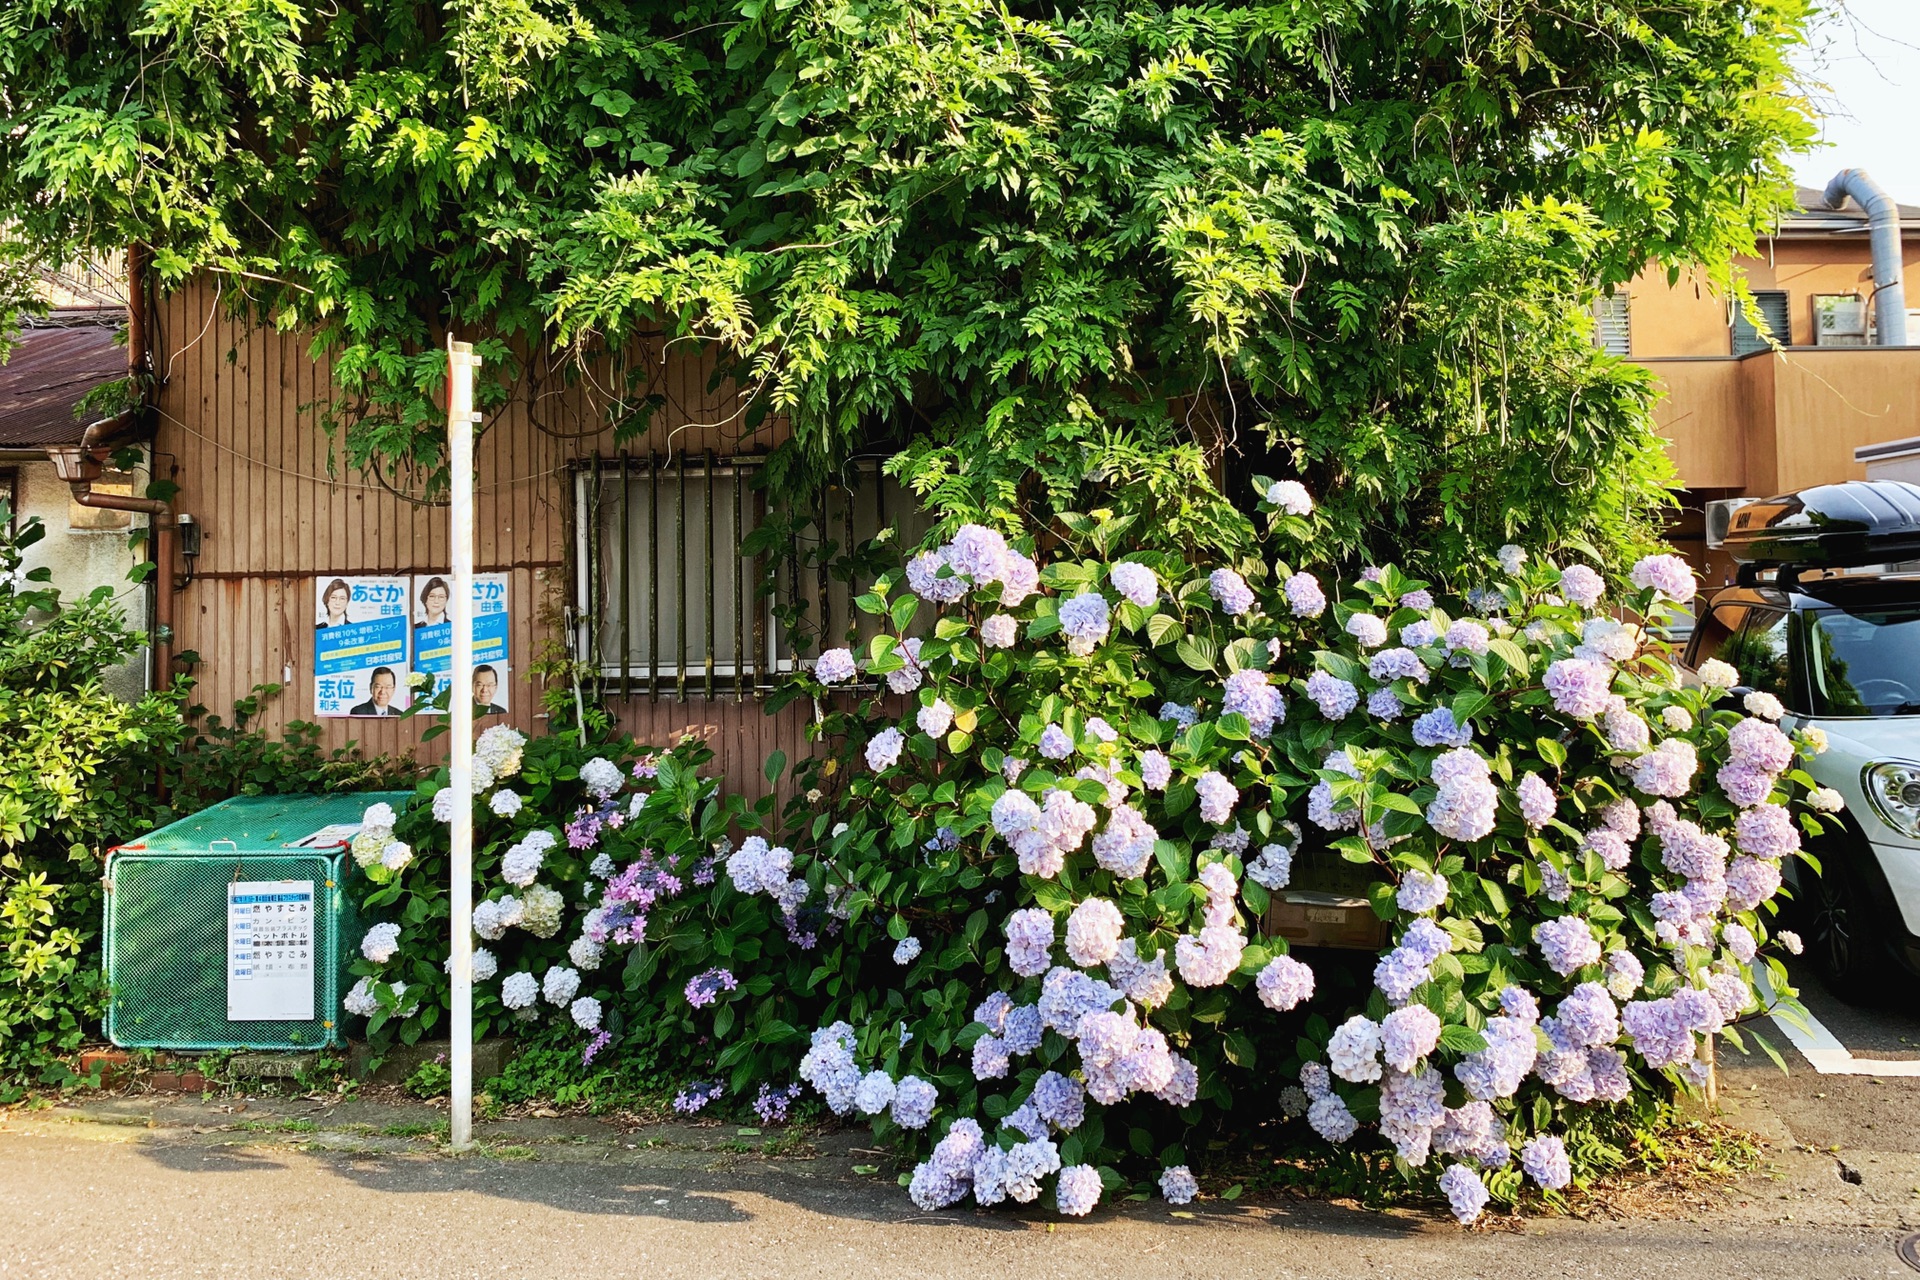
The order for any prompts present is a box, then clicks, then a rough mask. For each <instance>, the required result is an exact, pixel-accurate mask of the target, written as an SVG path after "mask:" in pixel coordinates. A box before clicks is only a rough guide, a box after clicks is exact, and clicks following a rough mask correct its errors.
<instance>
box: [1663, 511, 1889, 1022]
mask: <svg viewBox="0 0 1920 1280" xmlns="http://www.w3.org/2000/svg"><path fill="white" fill-rule="evenodd" d="M1726 545H1727V549H1728V551H1729V552H1731V553H1732V555H1733V557H1734V559H1735V560H1736V561H1738V562H1739V563H1740V575H1739V583H1738V585H1736V586H1731V587H1723V588H1721V589H1719V590H1718V591H1715V592H1714V593H1713V594H1712V596H1711V598H1710V599H1708V600H1707V601H1706V602H1705V604H1704V605H1703V607H1702V609H1701V612H1700V616H1699V620H1698V623H1697V625H1696V626H1695V628H1694V633H1693V635H1692V637H1691V638H1690V642H1689V644H1688V646H1687V651H1686V661H1687V665H1688V666H1689V667H1693V668H1696V669H1697V668H1698V667H1699V665H1700V664H1701V663H1702V662H1705V661H1706V660H1707V659H1708V658H1719V659H1721V660H1722V661H1724V662H1728V663H1731V664H1732V665H1733V666H1734V667H1735V669H1737V670H1738V671H1739V673H1740V679H1741V683H1742V686H1743V687H1744V688H1748V689H1758V690H1764V691H1765V692H1767V693H1771V694H1773V695H1774V696H1776V697H1778V698H1779V699H1780V700H1781V702H1783V703H1785V704H1786V706H1787V708H1788V710H1789V711H1790V712H1791V713H1792V722H1793V723H1796V724H1800V725H1808V726H1812V727H1815V728H1818V729H1820V730H1821V731H1823V732H1824V733H1825V734H1826V737H1827V743H1828V749H1827V751H1826V752H1825V753H1824V754H1822V755H1819V756H1816V757H1815V758H1814V759H1813V761H1812V762H1811V764H1810V765H1809V766H1808V768H1807V771H1808V772H1809V773H1810V774H1812V775H1813V777H1814V778H1815V780H1816V781H1818V782H1819V783H1820V784H1821V785H1823V786H1828V787H1832V788H1833V789H1834V790H1836V791H1838V792H1839V793H1840V794H1841V796H1843V797H1844V798H1845V800H1846V809H1845V810H1844V811H1843V812H1842V813H1840V814H1839V815H1838V822H1837V823H1836V824H1834V825H1835V826H1836V827H1837V830H1836V831H1835V832H1832V833H1829V834H1828V835H1827V836H1824V837H1822V838H1821V839H1820V840H1818V841H1815V842H1813V843H1812V844H1811V845H1810V849H1811V851H1812V852H1813V854H1814V855H1815V857H1816V858H1817V859H1818V861H1819V863H1820V871H1819V873H1818V874H1815V873H1813V872H1812V871H1811V869H1810V868H1808V867H1806V866H1805V865H1804V864H1796V865H1794V866H1790V867H1789V869H1788V874H1789V876H1790V877H1791V878H1792V879H1793V881H1794V889H1795V897H1796V904H1795V907H1794V911H1795V913H1796V914H1797V916H1798V923H1799V927H1800V928H1801V930H1802V932H1803V933H1804V934H1805V935H1806V942H1807V949H1808V953H1809V958H1811V959H1812V960H1813V962H1814V964H1815V965H1816V967H1817V968H1818V969H1819V970H1820V971H1821V973H1822V975H1823V976H1824V977H1825V978H1826V979H1827V981H1828V983H1829V984H1830V985H1831V986H1832V988H1833V990H1834V992H1835V994H1837V995H1839V996H1840V997H1842V998H1843V999H1849V1000H1855V1001H1859V1002H1863V1003H1873V1002H1876V1001H1880V1000H1885V999H1890V998H1893V997H1895V996H1899V995H1904V994H1906V993H1907V992H1909V991H1911V990H1912V984H1913V983H1914V982H1915V981H1916V980H1920V486H1916V485H1912V484H1907V483H1904V482H1901V481H1892V480H1879V481H1856V482H1851V483H1847V484H1837V485H1823V486H1820V487H1817V488H1812V489H1805V490H1802V491H1800V492H1799V493H1794V494H1788V495H1786V496H1784V497H1780V498H1771V499H1768V500H1766V501H1764V502H1757V503H1752V504H1749V505H1747V506H1744V507H1741V508H1740V509H1738V510H1737V511H1735V512H1734V513H1733V516H1732V518H1731V521H1730V524H1729V529H1728V533H1727V543H1726Z"/></svg>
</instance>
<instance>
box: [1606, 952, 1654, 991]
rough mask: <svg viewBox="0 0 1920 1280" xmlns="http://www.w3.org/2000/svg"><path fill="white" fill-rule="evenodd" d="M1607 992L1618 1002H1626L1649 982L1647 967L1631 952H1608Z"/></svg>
mask: <svg viewBox="0 0 1920 1280" xmlns="http://www.w3.org/2000/svg"><path fill="white" fill-rule="evenodd" d="M1606 971H1607V991H1608V993H1609V994H1611V995H1612V996H1613V998H1614V999H1616V1000H1625V999H1627V998H1628V997H1630V996H1632V995H1633V994H1634V993H1635V992H1636V991H1638V990H1640V986H1641V984H1642V983H1644V982H1645V981H1646V980H1647V971H1646V967H1645V966H1643V965H1642V964H1641V963H1640V958H1639V957H1638V956H1636V955H1634V954H1633V952H1631V951H1621V950H1617V949H1616V950H1613V951H1609V952H1607V960H1606Z"/></svg>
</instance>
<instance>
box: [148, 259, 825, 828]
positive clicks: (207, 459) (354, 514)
mask: <svg viewBox="0 0 1920 1280" xmlns="http://www.w3.org/2000/svg"><path fill="white" fill-rule="evenodd" d="M155 321H156V324H155V354H154V364H155V368H156V369H157V370H158V371H159V372H160V374H161V375H162V378H163V383H162V386H161V390H160V393H159V397H158V409H159V420H158V426H157V430H156V438H155V451H156V465H155V474H156V476H158V477H161V478H166V479H171V480H172V481H173V482H174V483H175V484H177V485H179V487H180V492H179V494H178V496H177V498H176V499H175V509H176V510H179V511H184V512H190V513H191V514H192V515H193V516H194V518H195V519H196V520H198V521H199V522H200V524H201V527H202V530H203V543H202V553H201V555H200V556H199V558H198V562H197V564H196V565H195V573H194V579H193V581H192V582H191V583H190V584H189V585H188V586H187V588H186V589H185V590H184V591H182V592H181V593H180V594H179V595H178V596H177V597H176V601H175V617H176V626H175V631H176V640H175V646H176V650H177V651H184V650H192V651H194V652H196V653H198V654H199V663H198V665H197V666H196V667H195V668H194V675H195V676H196V678H197V679H198V682H199V683H198V685H197V687H196V689H195V691H194V697H195V700H196V701H198V702H200V703H202V704H203V705H205V706H206V707H207V708H208V709H209V710H211V711H214V712H217V713H219V714H221V715H222V716H225V715H226V714H227V712H228V710H229V708H230V707H231V706H232V704H233V702H234V701H235V700H236V699H238V698H241V697H245V696H246V695H247V694H248V692H249V691H250V690H251V689H252V688H253V686H255V685H256V684H263V683H284V684H285V685H286V690H285V692H283V693H282V694H281V695H280V696H279V697H278V698H276V699H274V700H272V701H271V702H269V703H268V704H267V705H266V707H265V708H264V709H263V710H262V713H261V716H260V718H259V720H258V722H257V723H259V724H260V725H261V726H263V727H264V728H266V729H268V730H269V731H271V732H278V731H279V730H280V729H281V728H282V727H283V726H284V725H285V724H286V722H287V721H289V720H311V719H313V673H312V670H311V661H312V652H313V651H312V634H313V632H312V619H311V613H312V609H313V579H314V578H315V577H318V576H331V575H335V574H380V573H420V572H431V571H444V570H445V569H446V568H447V565H448V561H449V558H450V557H449V553H448V546H447V517H446V511H445V509H444V508H443V507H438V506H434V505H431V504H428V503H425V502H421V501H417V500H412V499H410V498H409V497H408V496H404V495H400V494H396V493H394V492H393V491H391V490H390V489H388V488H387V487H386V486H384V485H382V484H381V483H379V481H378V480H377V478H375V477H373V476H371V475H367V474H364V473H361V472H359V471H356V470H354V469H353V468H351V467H349V466H348V465H346V463H345V460H344V458H343V457H341V456H340V455H339V453H338V451H337V449H336V447H335V441H333V440H332V439H331V438H329V437H328V435H327V434H326V433H325V432H324V431H323V430H322V429H321V426H320V422H319V411H320V409H321V408H322V407H323V406H325V405H326V404H328V403H330V402H332V400H333V399H334V395H335V393H334V388H333V386H332V382H331V372H330V368H329V366H328V364H327V362H326V361H325V360H320V361H316V360H314V359H312V358H311V356H310V354H309V339H308V337H307V336H306V335H304V334H283V333H278V332H275V331H273V330H272V329H268V328H262V327H260V326H258V325H254V324H251V323H248V322H246V321H244V320H237V319H235V318H233V317H232V316H230V315H228V314H227V309H226V307H225V306H224V304H223V302H222V300H221V299H220V298H219V290H218V288H217V287H216V286H215V285H214V284H213V283H211V282H207V281H199V282H195V283H194V284H193V285H191V286H189V287H187V288H184V289H181V290H179V291H177V292H175V293H173V294H171V295H168V296H167V297H165V298H163V299H162V300H161V301H160V303H159V304H158V305H157V306H156V308H155ZM643 354H644V356H645V358H647V359H648V360H649V361H651V365H650V367H651V368H653V369H654V370H655V377H654V381H653V383H652V386H651V389H652V390H653V391H654V392H656V393H657V394H659V395H661V396H662V397H663V398H664V407H663V408H662V410H661V411H660V412H658V413H657V414H656V415H655V417H654V419H653V422H652V425H651V429H650V430H649V432H648V433H647V434H646V435H644V436H639V437H635V438H634V439H632V440H630V441H627V442H625V443H624V444H623V445H622V446H621V448H622V449H624V450H626V451H628V452H632V453H635V454H641V455H644V454H646V453H649V452H657V453H667V452H669V451H674V450H688V451H691V452H694V453H704V452H706V451H708V450H711V451H713V452H715V453H717V454H722V455H725V454H732V453H760V452H764V451H765V450H766V449H768V448H770V447H771V446H772V445H773V444H774V443H775V441H776V436H775V435H774V431H775V428H773V427H768V428H765V429H762V430H761V431H759V432H757V433H749V432H747V431H746V430H745V429H744V427H743V426H741V425H740V422H739V409H740V403H739V398H738V396H737V395H736V393H735V392H734V391H733V390H732V389H731V388H730V387H726V386H722V387H720V388H718V389H716V390H713V391H709V390H708V381H709V378H710V375H711V371H712V370H711V365H710V364H709V363H708V362H706V361H704V360H702V359H699V358H696V357H686V358H674V359H670V360H667V361H664V362H663V361H662V360H661V358H660V353H659V351H658V349H657V348H655V349H653V350H650V351H647V352H645V353H643ZM533 363H534V367H535V370H536V376H532V377H529V378H528V379H526V380H524V381H523V382H522V383H521V385H519V386H518V387H516V388H515V394H514V396H513V398H512V399H511V401H510V402H509V403H508V404H507V405H506V406H505V407H504V408H503V409H501V410H499V411H498V412H496V413H494V414H493V415H491V416H490V418H489V420H488V421H487V422H486V424H485V430H484V434H483V435H482V436H481V438H480V440H479V442H478V444H477V446H476V450H475V454H476V464H477V468H478V472H479V475H478V484H479V492H478V511H477V513H476V527H477V529H478V541H479V545H478V547H477V548H476V554H477V560H478V568H479V570H480V571H482V572H505V573H507V574H508V575H509V590H510V599H511V601H512V611H513V623H512V637H511V643H512V655H513V666H514V668H515V670H514V688H513V690H512V698H511V705H512V713H511V715H510V716H509V717H508V720H509V722H510V723H512V724H514V725H515V726H516V727H517V728H520V729H522V730H524V731H528V732H533V731H536V730H537V729H538V728H539V722H540V719H541V717H540V691H539V688H538V687H537V686H536V685H535V684H533V683H531V682H529V681H528V680H527V679H526V672H527V667H528V664H529V663H530V662H531V661H533V660H534V659H535V658H536V657H537V656H538V655H539V654H540V653H541V651H542V650H543V649H545V648H547V647H549V646H550V645H551V644H552V643H553V642H554V641H556V640H559V639H560V638H561V637H560V635H559V627H558V619H559V618H560V616H561V614H560V609H561V607H562V606H563V605H564V604H566V603H568V602H569V601H570V599H571V596H572V592H573V583H574V581H575V578H574V567H573V511H572V503H573V498H572V468H573V467H574V466H575V464H576V463H578V462H580V461H581V460H583V459H590V458H592V457H593V456H594V455H595V454H596V452H606V453H611V452H613V450H614V447H615V446H614V441H613V434H612V431H611V429H610V428H602V429H599V430H596V429H595V428H596V427H598V426H599V424H602V423H604V422H605V421H606V416H605V412H604V408H603V404H604V399H603V397H602V396H601V395H600V394H599V393H597V392H596V390H595V387H594V386H593V385H590V384H589V381H588V380H585V379H579V380H567V379H564V378H562V377H560V376H559V374H558V372H557V371H554V370H552V369H550V368H548V369H543V368H541V367H540V366H541V364H543V363H544V362H533ZM602 372H603V373H604V371H602ZM540 374H544V376H539V375H540ZM615 710H616V714H617V716H618V718H619V721H620V723H621V725H622V727H623V728H626V729H627V730H629V731H630V732H632V733H634V734H635V735H636V736H638V737H640V738H642V739H643V740H647V741H651V742H655V743H662V744H664V743H667V742H670V741H672V740H673V739H675V738H677V737H678V736H679V735H680V734H681V733H682V732H693V733H697V734H699V735H700V736H701V737H703V738H705V739H707V740H708V741H709V742H710V743H711V744H712V745H713V747H714V749H715V751H716V754H717V756H718V759H717V761H716V764H717V766H718V767H719V768H720V769H721V770H722V771H723V772H724V773H725V774H726V776H727V777H728V779H729V780H730V782H732V783H733V784H735V785H738V786H742V787H744V788H746V789H747V790H749V791H756V790H763V789H764V787H765V783H764V780H763V779H762V775H761V772H760V769H761V762H762V761H763V760H764V758H765V756H766V754H767V753H768V752H770V751H771V750H773V749H774V748H775V747H781V748H783V749H785V750H786V751H787V752H788V754H789V755H790V756H791V755H794V754H796V753H797V752H799V751H802V750H804V726H805V713H804V712H803V711H802V710H801V709H799V708H794V709H790V710H789V711H787V712H784V713H783V714H781V715H780V716H777V717H768V716H766V715H764V714H763V713H762V709H761V707H760V706H759V704H757V703H755V702H753V701H750V700H749V701H746V702H738V701H736V700H735V699H733V698H731V697H728V698H724V699H714V700H712V701H710V702H709V701H707V700H705V699H700V698H688V699H686V700H685V701H679V700H676V699H674V698H673V697H672V696H671V694H668V695H664V696H662V697H661V698H660V699H658V700H653V699H648V698H645V697H641V698H634V699H626V700H622V701H620V702H619V703H617V704H616V705H615ZM318 723H319V724H320V725H321V726H322V729H323V740H324V741H325V742H326V743H327V744H328V745H329V746H337V745H341V744H344V743H346V742H349V741H356V742H358V743H359V744H360V746H361V747H362V749H364V750H366V751H368V752H411V751H414V750H415V749H416V748H421V751H420V754H421V756H422V758H423V759H435V758H438V757H439V756H440V755H441V754H442V753H443V752H444V743H445V738H444V736H442V737H441V738H438V739H436V740H435V741H434V742H432V743H429V744H426V745H425V746H424V747H423V748H422V747H421V743H420V735H421V734H422V733H423V732H424V731H425V730H426V729H427V728H429V727H430V726H431V724H432V723H433V722H432V721H431V720H429V719H425V718H420V719H412V720H404V721H396V720H372V719H366V720H337V719H336V720H322V721H319V722H318Z"/></svg>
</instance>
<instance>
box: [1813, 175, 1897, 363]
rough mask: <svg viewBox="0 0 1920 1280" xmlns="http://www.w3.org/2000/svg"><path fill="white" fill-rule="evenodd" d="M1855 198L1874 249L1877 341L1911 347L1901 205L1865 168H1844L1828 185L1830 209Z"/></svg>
mask: <svg viewBox="0 0 1920 1280" xmlns="http://www.w3.org/2000/svg"><path fill="white" fill-rule="evenodd" d="M1848 196H1852V197H1853V198H1854V200H1856V201H1857V202H1858V203H1859V205H1860V207H1861V208H1862V209H1865V210H1866V211H1867V233H1868V236H1869V237H1870V240H1871V242H1872V246H1873V317H1874V321H1875V327H1876V329H1877V338H1876V342H1877V344H1878V345H1880V346H1883V347H1904V346H1906V345H1907V285H1906V270H1905V268H1906V260H1905V257H1904V254H1903V250H1902V248H1901V244H1900V206H1899V205H1897V204H1895V203H1894V200H1893V197H1892V196H1890V195H1888V194H1887V193H1886V191H1885V190H1884V189H1882V188H1881V186H1880V184H1879V183H1877V182H1875V181H1874V180H1873V179H1872V178H1870V177H1868V176H1867V171H1866V170H1865V169H1842V170H1841V171H1840V172H1839V173H1836V174H1834V175H1833V181H1831V182H1829V183H1828V184H1827V190H1826V202H1827V208H1829V209H1838V208H1840V207H1841V206H1843V205H1845V204H1846V202H1847V197H1848Z"/></svg>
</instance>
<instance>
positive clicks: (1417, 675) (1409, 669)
mask: <svg viewBox="0 0 1920 1280" xmlns="http://www.w3.org/2000/svg"><path fill="white" fill-rule="evenodd" d="M1431 675H1432V673H1431V672H1429V671H1428V670H1427V664H1426V663H1424V662H1422V661H1420V655H1419V654H1417V653H1415V652H1414V651H1413V650H1411V649H1408V648H1404V647H1402V648H1394V649H1382V650H1381V651H1380V652H1378V653H1376V654H1374V655H1373V658H1372V660H1371V661H1369V662H1368V663H1367V676H1368V677H1369V678H1370V679H1373V680H1377V681H1379V682H1380V683H1381V684H1391V683H1392V682H1393V681H1395V680H1412V681H1413V682H1415V683H1416V684H1425V683H1426V682H1427V680H1428V679H1429V678H1430V677H1431Z"/></svg>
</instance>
